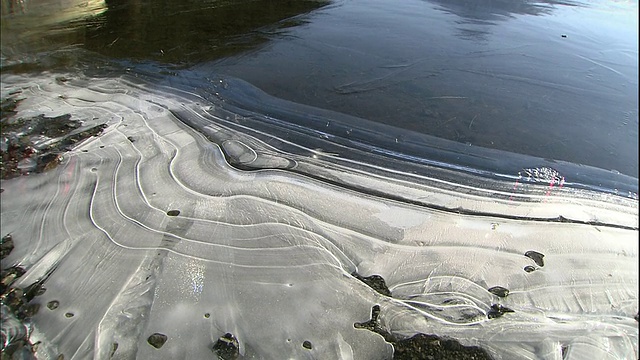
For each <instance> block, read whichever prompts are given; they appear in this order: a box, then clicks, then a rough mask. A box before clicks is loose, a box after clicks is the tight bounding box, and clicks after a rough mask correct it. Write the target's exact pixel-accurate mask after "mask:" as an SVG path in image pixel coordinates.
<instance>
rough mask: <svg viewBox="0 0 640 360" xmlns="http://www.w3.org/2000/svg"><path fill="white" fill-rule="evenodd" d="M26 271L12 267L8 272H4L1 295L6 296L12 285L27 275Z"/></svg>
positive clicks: (0, 277) (0, 287) (0, 282)
mask: <svg viewBox="0 0 640 360" xmlns="http://www.w3.org/2000/svg"><path fill="white" fill-rule="evenodd" d="M25 272H26V271H25V269H23V268H21V267H20V266H12V267H10V268H8V269H7V270H3V271H2V274H1V275H0V293H1V294H4V293H5V292H6V291H7V290H8V289H9V286H10V285H11V284H13V282H14V281H16V279H17V278H19V277H21V276H22V275H24V273H25Z"/></svg>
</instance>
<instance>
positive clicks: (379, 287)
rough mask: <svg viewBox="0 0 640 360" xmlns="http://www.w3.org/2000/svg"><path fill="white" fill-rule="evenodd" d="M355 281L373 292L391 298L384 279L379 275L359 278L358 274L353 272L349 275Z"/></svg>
mask: <svg viewBox="0 0 640 360" xmlns="http://www.w3.org/2000/svg"><path fill="white" fill-rule="evenodd" d="M351 275H352V276H353V277H355V278H356V279H358V280H360V281H362V282H363V283H365V284H367V285H368V286H369V287H370V288H372V289H373V290H375V291H377V292H379V293H380V294H382V295H384V296H391V291H390V290H389V288H388V287H387V284H386V283H385V281H384V279H383V278H382V276H380V275H371V276H360V275H359V274H358V273H356V272H354V273H352V274H351Z"/></svg>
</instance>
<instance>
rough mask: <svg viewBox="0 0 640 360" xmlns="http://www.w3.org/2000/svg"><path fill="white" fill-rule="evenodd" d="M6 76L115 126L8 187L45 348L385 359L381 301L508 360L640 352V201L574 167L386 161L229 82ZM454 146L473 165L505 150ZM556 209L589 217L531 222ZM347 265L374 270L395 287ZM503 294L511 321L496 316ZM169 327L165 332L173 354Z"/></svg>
mask: <svg viewBox="0 0 640 360" xmlns="http://www.w3.org/2000/svg"><path fill="white" fill-rule="evenodd" d="M56 79H58V80H56ZM2 80H3V81H2V97H3V98H6V97H10V96H14V97H16V96H17V97H19V98H22V99H23V100H22V101H21V102H20V105H19V107H18V109H17V110H18V114H17V115H16V116H18V117H20V116H22V117H28V116H36V115H39V114H43V113H44V114H45V115H46V116H49V117H51V116H56V115H62V114H71V116H72V118H74V119H78V120H81V121H83V122H84V123H85V124H86V125H91V124H101V123H106V124H107V125H108V127H107V128H106V129H105V132H104V133H103V134H102V135H101V136H99V137H95V138H92V139H90V140H88V141H86V142H83V143H81V144H78V146H77V147H76V148H74V149H73V150H72V151H71V152H69V153H66V154H65V155H64V158H65V159H64V162H63V163H62V164H61V165H60V166H58V168H56V169H53V170H50V171H49V172H45V173H42V174H31V175H29V176H26V177H24V176H23V177H20V178H16V179H12V180H7V181H2V184H1V186H2V188H3V189H4V191H3V192H2V195H1V196H2V204H1V206H2V231H3V232H7V233H11V234H12V237H13V239H14V242H15V244H16V248H15V249H14V250H13V252H12V253H11V254H10V256H9V257H8V258H6V259H4V260H3V263H5V262H6V263H7V264H9V265H10V264H14V263H15V264H18V263H19V264H20V265H22V266H24V267H25V268H26V269H27V273H26V275H24V276H23V277H22V278H20V279H19V280H18V281H17V282H16V283H15V284H14V285H13V286H18V287H26V286H28V285H30V284H32V283H34V282H37V281H40V280H41V279H42V278H44V277H46V282H45V287H46V288H47V291H46V292H45V293H44V294H43V295H41V296H38V297H36V299H35V300H34V301H39V302H41V303H43V304H46V303H48V302H50V301H54V300H55V301H59V307H58V308H57V309H55V310H49V309H47V308H43V309H42V310H40V312H38V313H37V314H36V315H35V316H34V317H33V319H32V323H33V328H34V330H33V333H32V335H31V339H32V341H33V342H35V341H42V343H41V345H40V346H39V347H38V356H39V357H40V358H43V359H47V358H50V359H54V358H56V356H57V355H58V354H64V356H65V359H67V358H72V359H73V358H77V359H81V358H91V357H94V358H98V359H108V358H110V357H111V355H113V357H117V358H130V359H133V358H158V359H163V358H164V359H173V358H209V357H211V356H212V353H211V349H212V345H213V343H215V342H216V339H219V338H220V337H221V336H223V335H224V334H226V333H231V334H233V336H234V337H235V338H236V339H237V340H238V343H239V347H240V354H241V356H243V357H245V358H264V359H273V358H307V357H314V358H335V359H388V358H391V356H392V351H393V350H392V347H391V345H389V344H388V343H387V342H385V341H384V339H383V338H382V337H381V336H380V335H378V334H375V333H373V332H370V331H368V330H365V329H358V328H355V327H354V324H355V323H362V322H365V321H367V320H368V319H369V318H370V316H371V308H372V306H373V305H375V304H379V305H380V308H381V313H380V323H381V326H382V327H384V328H385V329H386V330H388V331H389V332H392V333H394V334H397V335H398V336H402V335H404V336H411V335H413V334H415V333H418V332H421V333H428V334H437V335H439V336H449V337H453V338H455V339H458V340H459V341H460V342H461V343H462V344H464V345H477V346H480V347H482V348H484V349H486V350H487V351H488V352H489V353H490V354H491V355H492V356H493V357H494V358H495V359H561V358H564V359H583V358H601V359H625V358H637V355H638V354H637V345H638V344H637V343H638V327H637V321H636V320H634V316H636V314H637V312H638V272H637V265H638V242H637V230H635V229H637V227H638V204H637V201H636V200H635V199H632V198H628V197H626V196H618V195H615V194H612V193H609V192H606V191H604V192H603V191H594V188H592V187H591V186H590V185H589V186H587V185H585V186H572V185H573V184H577V183H574V182H572V181H571V178H572V176H573V175H575V174H573V173H571V171H569V170H567V169H574V168H572V166H574V165H570V164H569V165H567V164H561V163H558V164H559V165H558V164H554V167H553V168H554V170H555V171H557V172H558V174H563V175H562V176H564V177H565V178H566V179H567V181H566V182H565V183H564V184H563V185H564V186H562V187H560V186H553V187H550V186H549V184H545V183H544V180H550V179H556V175H552V176H551V177H548V178H544V177H540V176H538V177H537V178H536V176H531V179H530V181H527V180H526V176H522V173H523V170H525V169H530V168H532V166H535V168H538V169H539V168H541V167H540V166H539V164H537V165H536V164H533V165H532V164H530V163H528V162H522V163H520V162H518V161H519V160H518V161H515V160H514V162H511V160H510V159H505V158H502V160H504V161H505V162H506V163H508V164H510V165H509V166H511V165H513V168H512V170H514V171H516V170H517V171H516V172H514V173H513V174H512V177H511V178H510V179H502V180H500V179H499V176H495V177H492V176H485V175H487V174H489V173H490V172H487V173H486V174H485V173H483V172H480V173H479V172H473V171H466V169H467V168H464V169H462V168H457V167H451V166H448V165H447V166H440V164H439V163H427V162H421V161H418V160H416V161H414V160H413V159H412V158H409V157H404V155H403V156H400V155H396V154H397V153H398V152H397V151H396V150H394V149H393V148H392V149H391V151H390V153H389V154H382V153H381V152H379V151H378V150H375V151H374V150H372V149H371V148H367V147H366V146H365V145H366V141H364V140H366V139H365V138H361V137H359V138H356V139H355V140H354V139H353V138H351V139H350V138H348V137H344V136H343V137H339V136H338V135H337V134H336V131H323V132H318V131H319V130H318V129H313V128H312V127H309V126H306V125H305V124H303V123H296V121H294V120H291V119H290V118H287V116H290V114H288V115H287V114H285V115H286V116H284V115H283V116H281V115H282V113H279V112H278V111H284V110H282V109H279V110H278V109H275V110H273V111H271V110H269V109H271V108H273V106H275V105H274V103H273V102H272V100H273V99H267V100H265V98H264V97H262V96H263V95H261V94H258V95H259V96H258V95H256V96H253V95H250V94H246V92H247V91H255V90H253V89H251V88H249V87H246V86H245V85H243V84H240V85H236V84H237V83H236V82H234V81H235V80H229V79H226V80H225V79H223V80H222V82H220V80H219V79H215V81H213V83H216V82H217V83H218V84H219V85H216V86H218V87H210V88H204V87H202V86H194V87H193V90H192V91H187V90H188V89H187V87H186V85H185V84H178V85H176V86H171V87H169V86H166V84H165V85H163V86H161V85H159V84H158V82H156V83H148V82H145V81H141V80H140V79H139V78H135V77H129V76H127V77H120V78H85V77H82V76H79V75H76V74H66V75H65V81H60V78H59V76H56V75H51V74H42V75H38V76H21V75H6V74H5V75H3V78H2ZM163 81H169V80H163ZM225 86H226V89H225ZM236 86H238V87H236ZM238 88H239V89H241V90H242V91H240V90H238ZM221 89H224V90H225V91H228V92H227V93H225V92H224V91H222V90H221ZM234 89H235V90H234ZM204 91H207V92H209V93H210V94H214V95H215V93H216V92H217V93H218V94H217V95H215V99H214V98H205V97H204V95H203V94H204V93H203V92H204ZM243 94H244V95H243ZM254 95H255V94H254ZM243 96H246V98H244V100H243V99H242V97H243ZM252 96H253V97H252ZM261 99H262V100H261ZM258 100H260V101H264V103H260V105H259V106H258V105H257V104H258V103H259V101H258ZM251 104H255V106H253V107H252V106H251ZM280 104H284V103H280ZM297 109H301V108H299V107H296V106H293V107H292V108H289V109H288V110H287V109H285V110H287V111H289V112H291V113H294V112H296V111H298V110H297ZM257 110H260V111H257ZM276 110H278V111H276ZM307 110H308V109H307ZM307 110H305V111H307ZM314 111H315V110H314ZM297 114H298V115H297V116H300V117H302V116H303V115H304V114H307V115H309V116H314V117H315V118H314V119H315V120H314V121H315V122H316V123H320V120H319V119H320V118H318V116H321V115H322V114H320V115H318V114H317V113H316V114H315V115H313V114H310V113H304V112H298V113H297ZM332 116H333V115H332ZM329 118H331V119H334V118H333V117H329ZM322 119H323V120H322V121H325V120H326V119H327V117H323V118H322ZM334 121H336V122H337V124H338V125H339V126H343V125H344V124H345V121H343V119H338V120H334ZM330 125H331V124H330ZM338 125H336V126H338ZM329 127H331V126H329ZM194 129H195V130H194ZM374 130H375V131H374ZM374 130H371V131H374V132H375V133H376V134H378V133H377V132H376V131H378V130H379V129H374ZM337 132H339V131H337ZM314 134H315V135H314ZM378 135H380V134H378ZM363 136H364V135H363ZM345 139H346V140H345ZM394 142H395V140H394ZM382 144H384V145H386V143H382ZM413 145H415V146H419V145H421V143H417V144H416V143H415V142H414V143H413ZM445 145H446V146H445V147H444V149H445V150H446V151H449V150H448V148H447V147H448V146H449V144H445ZM398 146H400V145H398ZM407 146H409V147H410V146H412V145H411V144H409V145H407ZM380 148H381V147H380ZM398 149H400V148H398ZM423 150H424V149H420V151H423ZM445 150H443V151H445ZM424 151H426V150H424ZM429 151H431V150H429ZM446 151H445V152H446ZM408 152H409V153H410V151H408ZM403 153H404V152H403ZM481 153H482V152H481ZM416 154H418V153H416ZM420 154H421V155H420V156H418V157H417V158H419V159H423V158H426V157H424V156H423V155H424V152H422V153H420ZM447 154H448V155H446V156H445V155H443V157H442V158H441V159H440V160H438V161H440V162H442V163H444V164H451V162H450V161H449V160H450V158H449V156H450V154H451V153H450V152H448V153H447ZM460 154H461V155H460V156H461V157H460V158H461V159H462V158H464V157H465V156H467V155H468V158H471V157H473V159H474V160H473V162H472V163H471V164H473V165H474V166H473V167H471V166H468V168H475V169H482V164H483V161H484V164H486V163H487V162H490V161H493V160H491V159H490V158H488V157H486V156H485V155H483V154H481V155H480V156H477V155H475V154H471V153H469V154H466V153H460ZM485 154H486V153H485ZM387 155H391V156H387ZM463 155H464V156H463ZM477 159H483V160H477ZM520 159H522V158H520ZM476 160H477V161H478V162H476ZM502 160H501V161H502ZM478 164H480V165H478ZM542 165H545V164H542ZM547 165H548V164H547ZM547 165H545V166H547ZM565 165H566V167H564V166H565ZM499 168H500V167H498V170H499ZM505 168H508V166H507V167H505ZM578 168H581V167H575V169H578ZM459 170H465V171H459ZM587 170H588V171H592V170H589V169H587ZM587 170H585V171H587ZM483 171H484V170H483ZM510 171H511V170H510ZM518 171H520V172H521V175H520V177H519V176H517V173H518ZM588 171H587V172H588ZM593 171H596V170H593ZM543 172H544V173H547V174H555V173H552V172H549V171H546V172H545V171H543ZM501 173H502V172H500V171H496V172H495V174H501ZM532 174H533V173H532ZM572 174H573V175H572ZM557 178H558V179H559V177H557ZM614 178H615V179H616V180H615V181H616V185H615V186H618V185H620V184H622V185H624V186H627V187H628V188H629V189H633V186H634V182H633V181H632V180H629V179H627V178H624V177H614ZM536 179H537V180H536ZM540 179H543V180H541V181H543V182H542V183H541V182H540ZM516 180H520V182H519V183H518V184H516ZM555 181H556V180H554V182H555ZM636 182H637V180H636ZM608 186H609V185H607V186H604V187H605V188H607V187H608ZM619 188H620V189H626V188H625V187H623V186H620V187H619ZM427 205H430V206H427ZM431 205H433V206H431ZM443 209H445V210H446V209H460V210H461V211H460V213H459V214H456V213H455V212H451V211H448V210H447V211H443ZM171 210H178V211H179V214H177V216H174V215H176V213H177V212H175V211H174V212H170V211H171ZM463 210H464V211H463ZM467 210H468V212H465V211H467ZM474 213H478V214H481V215H482V216H476V215H473V214H474ZM168 214H170V215H171V216H169V215H168ZM504 214H509V215H510V216H512V217H513V218H507V217H503V216H500V215H504ZM559 217H560V219H571V220H573V221H574V222H570V221H569V222H565V221H556V222H547V221H534V220H536V219H537V220H544V219H556V218H559ZM530 250H534V251H536V252H539V253H541V254H544V264H543V266H541V265H540V264H538V263H537V262H536V261H534V260H532V259H531V258H530V257H527V256H525V253H527V252H528V251H530ZM525 269H528V271H525ZM354 272H357V273H358V274H360V275H362V276H368V275H371V274H378V275H381V276H382V277H383V278H384V279H385V281H386V284H387V285H388V286H389V290H390V291H391V295H392V296H391V297H389V296H384V295H381V294H380V293H378V292H376V291H374V290H373V289H371V288H369V287H368V286H367V285H366V284H364V283H363V282H362V281H360V280H358V279H356V278H355V277H354V276H352V275H351V274H353V273H354ZM495 286H501V287H504V288H506V289H508V290H509V294H508V296H506V297H504V298H502V297H498V296H497V295H496V294H494V293H492V292H490V291H489V290H488V289H491V288H493V287H495ZM496 304H499V305H500V306H503V307H506V308H509V309H512V310H513V311H514V312H513V313H505V314H504V315H503V316H500V317H493V318H490V316H488V314H489V313H490V312H491V311H492V308H493V306H494V305H496ZM67 313H72V314H73V315H74V316H72V317H67V316H65V314H67ZM154 333H162V334H165V335H166V336H167V341H166V343H165V344H164V345H163V346H162V347H161V348H159V349H156V348H155V347H152V346H150V345H149V344H148V343H147V338H148V337H149V336H150V335H152V334H154ZM305 341H309V342H310V343H311V344H313V346H312V348H311V349H309V348H308V346H303V345H302V344H303V343H305ZM114 344H117V347H116V346H114ZM114 348H115V349H116V350H115V352H113V349H114ZM112 352H113V354H112Z"/></svg>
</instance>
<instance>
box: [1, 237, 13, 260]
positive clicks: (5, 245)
mask: <svg viewBox="0 0 640 360" xmlns="http://www.w3.org/2000/svg"><path fill="white" fill-rule="evenodd" d="M12 250H13V237H11V234H7V235H5V236H3V237H2V239H0V259H4V258H5V257H7V256H9V254H10V253H11V251H12Z"/></svg>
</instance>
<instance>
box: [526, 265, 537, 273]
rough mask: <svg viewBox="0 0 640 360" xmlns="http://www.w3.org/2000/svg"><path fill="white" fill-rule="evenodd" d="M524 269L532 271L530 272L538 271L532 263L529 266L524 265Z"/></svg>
mask: <svg viewBox="0 0 640 360" xmlns="http://www.w3.org/2000/svg"><path fill="white" fill-rule="evenodd" d="M524 271H526V272H528V273H530V272H534V271H536V268H535V267H533V266H531V265H527V266H525V267H524Z"/></svg>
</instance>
